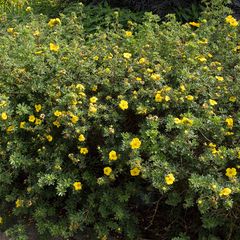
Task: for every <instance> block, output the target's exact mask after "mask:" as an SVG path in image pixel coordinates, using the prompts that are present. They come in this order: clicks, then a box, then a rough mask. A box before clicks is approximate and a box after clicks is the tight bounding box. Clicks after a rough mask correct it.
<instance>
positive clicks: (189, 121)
mask: <svg viewBox="0 0 240 240" xmlns="http://www.w3.org/2000/svg"><path fill="white" fill-rule="evenodd" d="M181 122H182V123H183V124H185V125H188V126H192V125H193V120H191V119H189V118H187V117H183V118H182V120H181Z"/></svg>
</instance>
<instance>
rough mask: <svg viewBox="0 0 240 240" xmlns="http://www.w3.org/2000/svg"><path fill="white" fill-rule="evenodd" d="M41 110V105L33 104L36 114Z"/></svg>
mask: <svg viewBox="0 0 240 240" xmlns="http://www.w3.org/2000/svg"><path fill="white" fill-rule="evenodd" d="M41 109H42V105H41V104H35V110H36V112H40V111H41Z"/></svg>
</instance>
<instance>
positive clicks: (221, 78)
mask: <svg viewBox="0 0 240 240" xmlns="http://www.w3.org/2000/svg"><path fill="white" fill-rule="evenodd" d="M215 78H216V79H217V80H218V81H219V82H222V81H223V80H224V78H223V77H221V76H215Z"/></svg>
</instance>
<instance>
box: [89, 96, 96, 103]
mask: <svg viewBox="0 0 240 240" xmlns="http://www.w3.org/2000/svg"><path fill="white" fill-rule="evenodd" d="M97 100H98V99H97V97H91V98H90V100H89V101H90V103H96V102H97Z"/></svg>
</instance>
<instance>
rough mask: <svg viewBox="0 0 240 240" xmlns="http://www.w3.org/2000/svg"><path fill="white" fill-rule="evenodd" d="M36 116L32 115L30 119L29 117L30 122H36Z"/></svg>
mask: <svg viewBox="0 0 240 240" xmlns="http://www.w3.org/2000/svg"><path fill="white" fill-rule="evenodd" d="M35 119H36V118H35V116H34V115H30V116H29V117H28V121H29V122H35Z"/></svg>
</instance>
